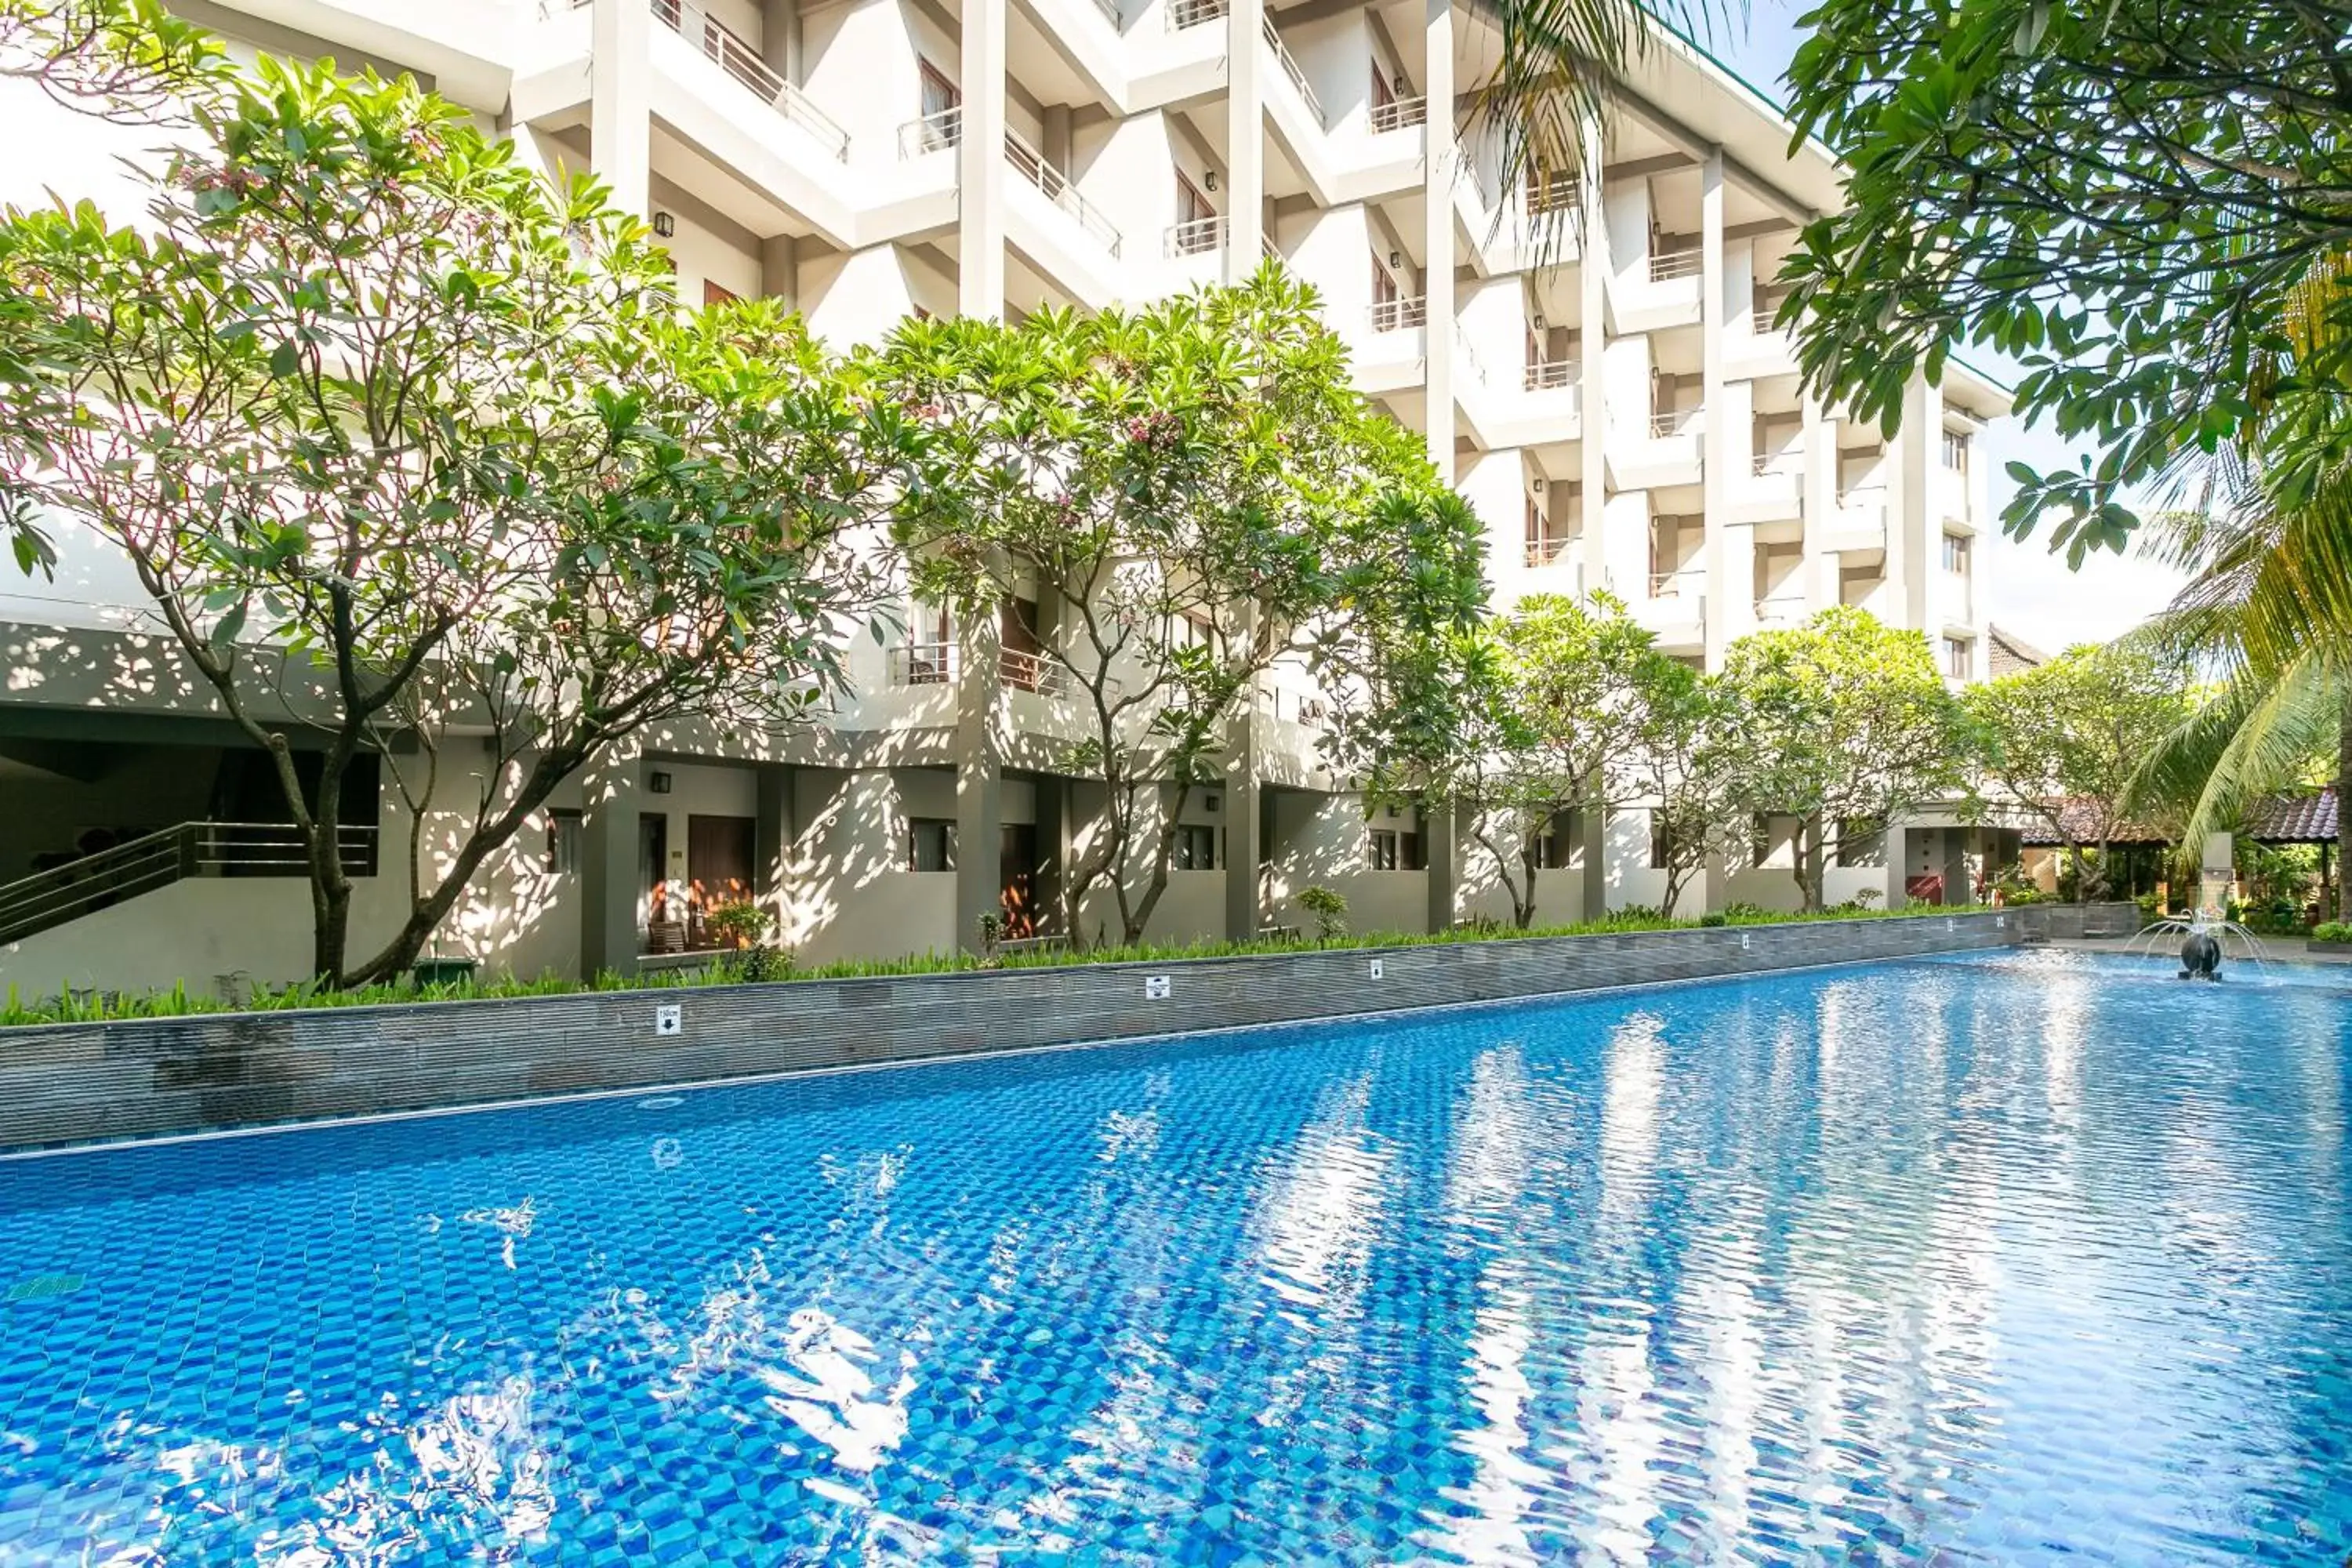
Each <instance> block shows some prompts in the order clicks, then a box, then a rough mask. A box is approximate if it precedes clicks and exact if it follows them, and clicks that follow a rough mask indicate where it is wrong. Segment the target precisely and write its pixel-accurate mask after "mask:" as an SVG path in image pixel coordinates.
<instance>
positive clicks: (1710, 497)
mask: <svg viewBox="0 0 2352 1568" xmlns="http://www.w3.org/2000/svg"><path fill="white" fill-rule="evenodd" d="M1698 204H1699V247H1700V248H1699V296H1698V298H1699V334H1700V344H1701V348H1700V353H1701V356H1702V357H1701V365H1702V371H1701V386H1702V389H1703V390H1702V391H1701V393H1700V401H1701V405H1702V406H1704V407H1705V408H1706V426H1705V428H1704V429H1703V430H1702V431H1701V433H1700V436H1699V451H1700V453H1701V461H1702V462H1703V463H1704V464H1705V472H1704V474H1703V476H1702V478H1703V481H1704V482H1703V484H1702V486H1701V489H1702V491H1703V492H1704V495H1705V498H1706V500H1705V502H1704V504H1705V506H1706V544H1705V546H1704V547H1703V553H1702V557H1701V558H1702V559H1703V560H1704V561H1705V563H1706V667H1707V668H1709V669H1720V668H1723V650H1724V648H1725V647H1726V646H1727V645H1728V644H1729V643H1730V641H1731V639H1732V638H1733V637H1736V636H1738V634H1739V633H1741V632H1744V631H1746V630H1747V629H1748V626H1749V625H1750V623H1751V622H1753V621H1754V619H1755V610H1754V608H1753V607H1752V606H1753V605H1754V601H1755V596H1756V595H1755V593H1754V587H1755V579H1754V576H1753V575H1752V574H1753V573H1754V570H1755V563H1754V559H1753V557H1752V555H1751V554H1748V553H1747V552H1752V551H1753V549H1754V542H1753V539H1752V536H1751V535H1750V533H1749V532H1748V531H1745V530H1743V531H1740V532H1739V533H1738V535H1737V536H1736V538H1735V536H1734V534H1733V532H1732V530H1731V504H1730V501H1731V465H1732V462H1733V460H1734V459H1733V458H1732V453H1733V451H1734V449H1735V448H1734V447H1733V446H1732V441H1731V420H1730V418H1729V412H1730V411H1729V410H1728V409H1727V408H1726V407H1725V406H1724V402H1725V399H1724V395H1723V330H1724V329H1723V149H1722V148H1720V147H1711V148H1709V149H1707V154H1706V164H1705V165H1704V166H1703V167H1702V168H1701V170H1700V173H1699V197H1698ZM1738 449H1739V450H1745V449H1746V447H1745V446H1744V444H1743V446H1742V447H1739V448H1738ZM1735 542H1736V543H1738V544H1739V545H1740V546H1742V550H1741V551H1738V552H1735V551H1734V549H1733V545H1734V544H1735Z"/></svg>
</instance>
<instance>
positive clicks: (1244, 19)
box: [1225, 0, 1265, 929]
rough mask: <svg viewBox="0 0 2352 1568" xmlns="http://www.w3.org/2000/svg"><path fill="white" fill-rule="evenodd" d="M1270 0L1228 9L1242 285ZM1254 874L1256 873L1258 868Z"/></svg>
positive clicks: (1228, 239) (1254, 195) (1257, 213)
mask: <svg viewBox="0 0 2352 1568" xmlns="http://www.w3.org/2000/svg"><path fill="white" fill-rule="evenodd" d="M1264 66H1265V0H1232V7H1231V9H1229V10H1227V11H1226V13H1225V190H1226V193H1227V194H1226V197H1225V281H1226V282H1228V283H1239V282H1241V281H1243V280H1244V279H1246V278H1248V277H1249V276H1250V275H1251V274H1252V273H1254V272H1255V271H1256V270H1257V268H1258V262H1259V261H1260V260H1261V259H1262V258H1264V256H1265V85H1264ZM1251 875H1252V876H1253V877H1255V875H1256V872H1255V869H1253V870H1252V872H1251ZM1253 929H1255V928H1253Z"/></svg>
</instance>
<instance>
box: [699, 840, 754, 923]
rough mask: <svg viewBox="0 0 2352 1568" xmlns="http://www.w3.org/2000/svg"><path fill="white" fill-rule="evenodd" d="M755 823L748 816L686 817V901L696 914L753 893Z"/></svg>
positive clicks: (732, 902)
mask: <svg viewBox="0 0 2352 1568" xmlns="http://www.w3.org/2000/svg"><path fill="white" fill-rule="evenodd" d="M754 826H755V825H754V823H753V819H752V818H751V817H748V816H689V817H688V818H687V819H686V881H687V902H688V907H689V908H690V909H691V910H693V911H694V913H695V914H697V915H700V914H703V913H706V912H707V911H709V910H715V909H717V908H718V907H719V905H721V904H740V903H741V902H743V901H744V900H747V899H749V898H750V897H751V860H752V838H753V833H754Z"/></svg>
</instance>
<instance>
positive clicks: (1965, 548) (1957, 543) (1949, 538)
mask: <svg viewBox="0 0 2352 1568" xmlns="http://www.w3.org/2000/svg"><path fill="white" fill-rule="evenodd" d="M1944 570H1945V571H1947V572H1951V573H1956V574H1958V575H1960V576H1963V577H1965V576H1967V575H1968V574H1969V540H1968V535H1966V534H1964V533H1948V534H1946V535H1944Z"/></svg>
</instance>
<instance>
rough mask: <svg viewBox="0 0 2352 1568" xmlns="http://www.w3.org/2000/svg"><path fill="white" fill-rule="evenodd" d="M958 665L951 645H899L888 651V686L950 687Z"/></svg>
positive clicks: (923, 643)
mask: <svg viewBox="0 0 2352 1568" xmlns="http://www.w3.org/2000/svg"><path fill="white" fill-rule="evenodd" d="M959 666H960V661H959V660H958V659H957V658H956V646H955V644H953V643H951V642H910V643H901V644H900V645H899V646H898V647H894V648H892V649H891V650H890V684H891V685H893V686H947V685H950V684H952V683H953V682H954V680H955V678H956V670H957V668H959Z"/></svg>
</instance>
